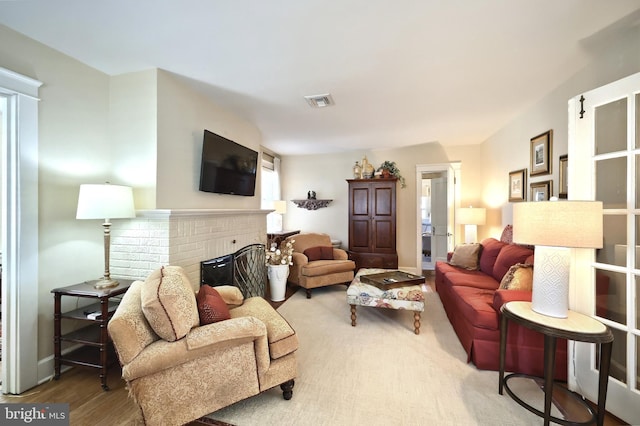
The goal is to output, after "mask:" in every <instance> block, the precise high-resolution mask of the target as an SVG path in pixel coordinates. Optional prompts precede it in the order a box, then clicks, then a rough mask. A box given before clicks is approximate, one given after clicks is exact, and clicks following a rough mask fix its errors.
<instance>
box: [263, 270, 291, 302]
mask: <svg viewBox="0 0 640 426" xmlns="http://www.w3.org/2000/svg"><path fill="white" fill-rule="evenodd" d="M267 276H268V277H269V289H270V290H271V301H273V302H282V301H283V300H284V294H285V292H286V290H287V277H289V265H268V266H267Z"/></svg>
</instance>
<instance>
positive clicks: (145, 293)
mask: <svg viewBox="0 0 640 426" xmlns="http://www.w3.org/2000/svg"><path fill="white" fill-rule="evenodd" d="M140 299H141V304H142V312H143V313H144V316H145V318H146V319H147V321H148V322H149V325H150V326H151V328H153V331H155V332H156V334H157V335H158V336H160V337H161V338H163V339H164V340H166V341H169V342H173V341H176V340H179V339H182V338H183V337H184V336H186V335H187V333H188V332H189V330H191V329H192V328H193V327H196V326H198V325H199V324H200V318H199V316H198V306H197V304H196V296H195V293H194V289H193V287H192V286H191V283H190V282H189V278H188V277H187V276H186V274H185V273H184V270H183V269H182V268H181V267H179V266H166V267H162V268H160V269H156V270H155V271H153V272H152V273H151V274H150V275H149V277H148V278H147V279H146V280H145V282H144V285H143V286H142V291H141V292H140Z"/></svg>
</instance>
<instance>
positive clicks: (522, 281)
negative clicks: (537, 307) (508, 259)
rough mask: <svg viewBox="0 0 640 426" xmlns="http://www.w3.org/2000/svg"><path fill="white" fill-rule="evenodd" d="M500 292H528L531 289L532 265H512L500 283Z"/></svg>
mask: <svg viewBox="0 0 640 426" xmlns="http://www.w3.org/2000/svg"><path fill="white" fill-rule="evenodd" d="M499 288H500V289H501V290H528V291H531V289H532V288H533V265H529V264H525V263H517V264H515V265H513V266H512V267H511V268H509V270H508V271H507V273H506V274H504V277H502V281H501V282H500V287H499Z"/></svg>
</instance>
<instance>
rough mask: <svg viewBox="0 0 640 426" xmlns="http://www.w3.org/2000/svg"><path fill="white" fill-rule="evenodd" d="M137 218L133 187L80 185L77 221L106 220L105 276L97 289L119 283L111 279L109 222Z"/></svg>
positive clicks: (104, 224) (96, 286)
mask: <svg viewBox="0 0 640 426" xmlns="http://www.w3.org/2000/svg"><path fill="white" fill-rule="evenodd" d="M135 216H136V211H135V208H134V205H133V190H132V189H131V187H128V186H121V185H110V184H108V183H107V184H99V185H94V184H83V185H80V194H79V196H78V210H77V212H76V219H104V223H103V224H102V227H103V228H104V276H103V277H102V278H101V279H99V280H98V281H97V282H96V283H95V284H94V287H95V288H97V289H102V288H111V287H116V286H117V285H118V281H115V280H113V279H111V274H110V272H109V250H110V244H111V229H110V228H111V222H109V220H110V219H125V218H131V217H135Z"/></svg>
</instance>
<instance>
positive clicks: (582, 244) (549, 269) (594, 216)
mask: <svg viewBox="0 0 640 426" xmlns="http://www.w3.org/2000/svg"><path fill="white" fill-rule="evenodd" d="M513 241H514V242H515V243H520V244H531V245H535V246H536V247H535V258H534V259H535V260H534V264H533V294H532V295H531V309H533V310H534V311H535V312H537V313H539V314H542V315H547V316H550V317H556V318H566V317H567V316H568V312H569V270H570V260H571V257H570V254H571V253H570V248H572V247H574V248H602V202H600V201H536V202H529V203H517V204H514V206H513Z"/></svg>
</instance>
